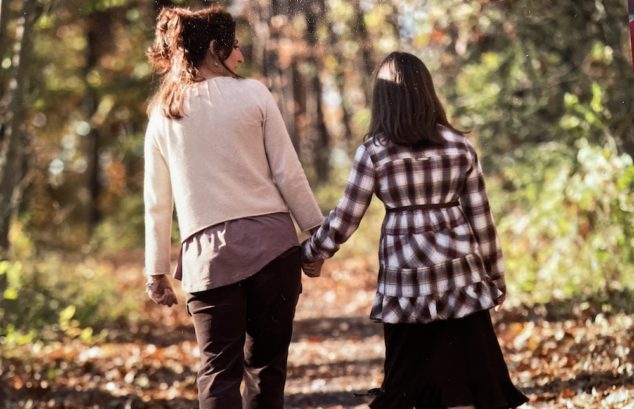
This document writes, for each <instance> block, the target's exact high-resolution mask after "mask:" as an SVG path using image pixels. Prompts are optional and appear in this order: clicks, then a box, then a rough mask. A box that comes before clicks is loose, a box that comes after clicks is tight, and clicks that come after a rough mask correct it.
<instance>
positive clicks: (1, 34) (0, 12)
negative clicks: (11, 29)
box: [0, 0, 9, 56]
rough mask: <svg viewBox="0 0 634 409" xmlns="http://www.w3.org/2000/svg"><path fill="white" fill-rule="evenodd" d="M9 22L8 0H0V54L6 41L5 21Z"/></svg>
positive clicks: (2, 52) (0, 54)
mask: <svg viewBox="0 0 634 409" xmlns="http://www.w3.org/2000/svg"><path fill="white" fill-rule="evenodd" d="M8 22H9V0H0V39H2V41H1V42H0V56H2V55H3V54H4V49H5V47H6V45H7V43H8V41H6V38H7V37H6V32H7V23H8Z"/></svg>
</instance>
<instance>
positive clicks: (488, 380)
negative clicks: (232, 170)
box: [370, 311, 528, 409]
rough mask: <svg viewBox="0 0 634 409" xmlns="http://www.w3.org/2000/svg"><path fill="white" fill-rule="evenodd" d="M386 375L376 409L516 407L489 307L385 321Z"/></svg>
mask: <svg viewBox="0 0 634 409" xmlns="http://www.w3.org/2000/svg"><path fill="white" fill-rule="evenodd" d="M383 329H384V336H385V349H386V356H385V379H384V381H383V386H382V388H381V392H379V394H378V396H377V397H376V399H374V401H373V402H372V403H371V404H370V407H371V408H372V409H388V408H389V409H406V408H417V409H423V408H424V409H432V408H446V407H450V406H462V405H473V406H475V407H476V408H478V409H507V408H515V407H517V406H520V405H521V404H523V403H525V402H526V401H527V400H528V399H527V398H526V396H524V395H523V394H522V393H521V392H520V391H519V390H517V388H515V386H514V385H513V383H512V382H511V379H510V377H509V373H508V368H507V367H506V363H505V362H504V357H503V356H502V351H501V349H500V345H499V344H498V341H497V338H496V336H495V332H494V330H493V325H492V324H491V317H490V315H489V311H480V312H477V313H475V314H472V315H469V316H467V317H464V318H459V319H452V320H443V321H438V322H432V323H430V324H384V326H383Z"/></svg>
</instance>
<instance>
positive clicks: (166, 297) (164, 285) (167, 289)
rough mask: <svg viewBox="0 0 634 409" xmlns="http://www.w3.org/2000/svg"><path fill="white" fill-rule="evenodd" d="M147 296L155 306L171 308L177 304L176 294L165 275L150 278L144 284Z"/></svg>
mask: <svg viewBox="0 0 634 409" xmlns="http://www.w3.org/2000/svg"><path fill="white" fill-rule="evenodd" d="M145 289H146V292H147V294H148V296H149V297H150V298H151V299H152V301H154V302H155V303H157V304H160V305H166V306H168V307H171V306H172V305H174V304H178V300H177V299H176V294H175V293H174V290H173V289H172V285H171V284H170V282H169V279H168V278H167V276H166V275H157V276H152V277H150V278H149V279H148V281H147V283H146V284H145Z"/></svg>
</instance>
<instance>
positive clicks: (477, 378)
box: [302, 52, 527, 409]
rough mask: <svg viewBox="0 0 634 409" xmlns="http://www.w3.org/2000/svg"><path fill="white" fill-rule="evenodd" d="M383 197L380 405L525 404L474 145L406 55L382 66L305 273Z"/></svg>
mask: <svg viewBox="0 0 634 409" xmlns="http://www.w3.org/2000/svg"><path fill="white" fill-rule="evenodd" d="M373 194H374V195H376V196H377V197H378V198H379V200H381V201H382V202H383V204H384V205H385V209H386V215H385V219H384V220H383V226H382V228H381V239H380V245H379V274H378V283H377V291H376V297H375V300H374V305H373V307H372V312H371V314H370V317H371V319H373V320H374V321H376V322H381V323H383V328H384V338H385V348H386V356H385V366H384V370H385V378H384V381H383V385H382V387H381V388H380V389H378V390H376V391H373V394H374V395H376V397H375V399H374V401H373V402H372V403H371V404H370V407H371V408H373V409H378V408H385V409H405V408H421V409H422V408H426V409H427V408H446V407H450V408H482V409H484V408H486V409H502V408H513V407H516V406H519V405H521V404H522V403H524V402H526V400H527V399H526V397H525V396H524V395H523V394H522V393H521V392H519V391H518V390H517V389H516V388H515V387H514V386H513V384H512V382H511V379H510V377H509V374H508V369H507V367H506V364H505V362H504V358H503V356H502V352H501V350H500V346H499V344H498V341H497V338H496V336H495V333H494V331H493V326H492V325H491V318H490V316H489V311H488V310H489V309H490V308H493V307H495V306H498V305H500V304H502V302H503V300H504V297H505V294H506V286H505V283H504V265H503V261H502V253H501V251H500V244H499V240H498V237H497V234H496V231H495V226H494V223H493V218H492V216H491V210H490V208H489V201H488V199H487V194H486V190H485V186H484V178H483V176H482V170H481V168H480V164H479V162H478V157H477V155H476V151H475V149H474V148H473V146H472V145H471V143H470V142H469V140H468V139H467V138H466V137H465V136H464V133H463V132H461V131H460V130H458V129H456V128H455V127H453V126H452V125H451V124H450V123H449V121H448V120H447V117H446V115H445V110H444V109H443V107H442V104H441V103H440V100H439V99H438V97H437V95H436V92H435V90H434V85H433V82H432V78H431V74H430V73H429V71H428V70H427V68H426V67H425V65H424V64H423V62H422V61H421V60H419V59H418V58H417V57H415V56H414V55H411V54H408V53H402V52H394V53H391V54H390V55H388V56H387V57H386V58H385V60H384V61H383V62H382V63H381V65H380V66H379V68H378V71H377V74H376V78H375V83H374V91H373V96H372V113H371V121H370V129H369V132H368V135H367V138H366V141H365V142H364V143H363V144H362V145H361V146H359V148H358V149H357V152H356V155H355V158H354V163H353V166H352V171H351V173H350V176H349V179H348V184H347V186H346V188H345V192H344V196H343V198H342V199H341V200H340V202H339V203H338V205H337V207H336V208H335V209H334V210H332V211H331V212H330V214H329V215H328V217H327V218H326V220H325V221H324V223H323V224H322V226H321V227H320V228H319V229H318V230H317V232H315V233H314V234H313V235H312V236H311V238H310V239H309V240H307V241H306V242H305V243H304V245H303V252H302V255H303V259H304V262H305V263H307V264H306V265H305V267H304V271H308V272H310V271H311V268H312V267H311V264H310V263H314V266H315V267H316V268H318V267H320V261H321V260H323V259H325V258H328V257H331V256H332V255H333V254H334V253H335V252H336V251H337V250H338V249H339V246H340V245H341V244H342V243H344V242H345V241H346V240H347V239H348V238H349V237H350V235H351V234H352V233H353V232H354V231H355V230H356V228H357V227H358V225H359V223H360V221H361V218H362V217H363V215H364V213H365V211H366V209H367V208H368V205H369V203H370V199H371V198H372V195H373ZM312 273H315V274H316V273H318V271H317V270H315V271H313V272H312Z"/></svg>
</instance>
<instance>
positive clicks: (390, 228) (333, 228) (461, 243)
mask: <svg viewBox="0 0 634 409" xmlns="http://www.w3.org/2000/svg"><path fill="white" fill-rule="evenodd" d="M442 135H443V137H444V138H445V140H446V144H444V145H443V146H441V147H434V148H423V149H412V148H407V147H403V146H397V145H394V144H390V143H388V144H387V145H386V146H383V145H380V144H377V143H375V142H374V139H373V138H370V139H369V140H368V141H366V142H365V143H363V144H362V145H361V146H360V147H359V148H358V149H357V152H356V154H355V158H354V162H353V166H352V170H351V172H350V176H349V178H348V183H347V185H346V188H345V192H344V196H343V198H342V199H341V200H340V201H339V203H338V204H337V207H336V208H335V209H333V210H332V211H331V212H330V214H329V215H328V217H327V218H326V220H325V221H324V222H323V224H322V225H321V227H320V228H319V229H318V230H317V231H316V232H315V233H314V234H313V235H312V236H311V237H310V238H309V239H308V240H307V241H306V242H304V244H303V246H302V251H303V257H304V259H305V260H306V261H313V260H315V259H324V258H328V257H331V256H332V255H333V254H334V253H335V252H336V251H337V250H338V249H339V246H340V245H341V244H342V243H344V242H345V241H346V240H347V239H348V238H349V237H350V236H351V235H352V233H353V232H354V231H355V230H356V229H357V227H358V226H359V223H360V222H361V218H362V217H363V215H364V214H365V212H366V210H367V208H368V205H369V203H370V200H371V198H372V195H373V194H376V196H377V197H378V198H379V199H380V200H381V201H382V202H383V203H384V204H385V207H386V208H388V209H394V208H398V207H404V206H413V205H429V204H446V203H450V202H456V201H459V206H453V207H443V208H435V209H405V210H398V211H388V212H386V215H385V218H384V220H383V225H382V227H381V239H380V244H379V266H380V268H379V275H378V285H377V292H376V296H375V299H374V305H373V307H372V312H371V314H370V317H371V318H372V319H373V320H376V321H380V322H385V323H426V322H430V321H434V320H439V319H448V318H458V317H462V316H465V315H468V314H471V313H473V312H476V311H480V310H483V309H488V308H491V307H493V306H495V305H496V304H499V303H501V302H502V301H503V299H504V295H505V293H506V288H505V284H504V264H503V260H502V252H501V250H500V243H499V240H498V237H497V233H496V230H495V225H494V222H493V217H492V215H491V209H490V207H489V200H488V198H487V194H486V189H485V183H484V178H483V175H482V169H481V167H480V164H479V162H478V157H477V155H476V152H475V150H474V148H473V146H472V145H471V144H470V143H469V141H468V140H467V139H466V138H465V137H464V136H462V135H458V134H455V133H453V132H450V131H449V130H447V129H443V131H442Z"/></svg>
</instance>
